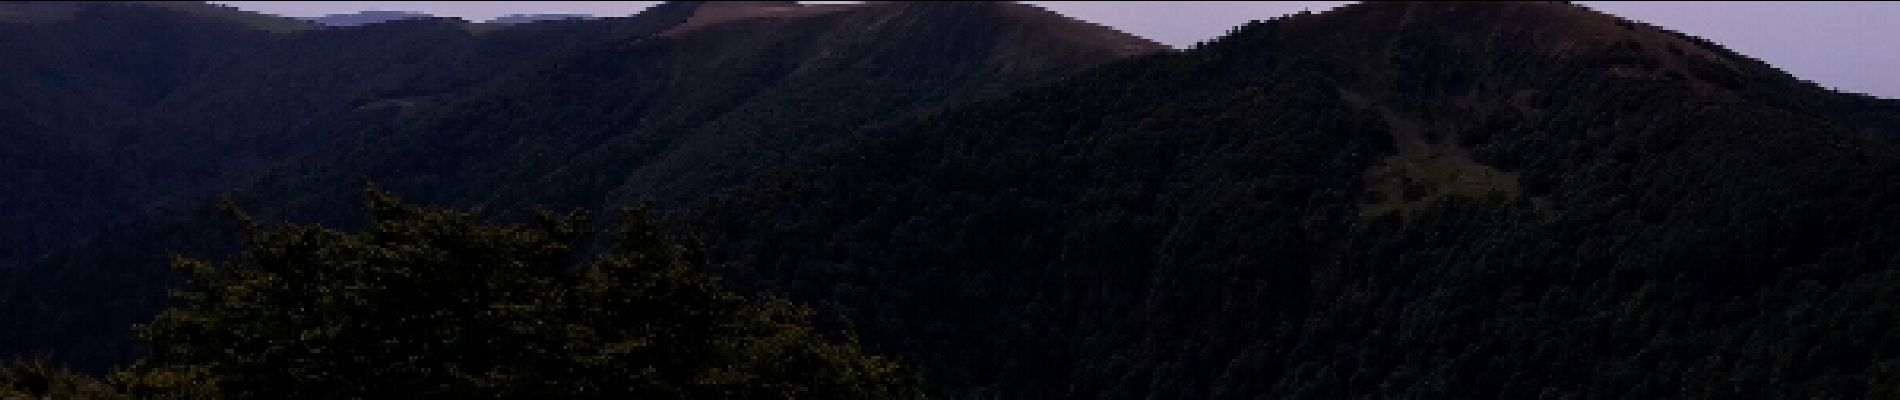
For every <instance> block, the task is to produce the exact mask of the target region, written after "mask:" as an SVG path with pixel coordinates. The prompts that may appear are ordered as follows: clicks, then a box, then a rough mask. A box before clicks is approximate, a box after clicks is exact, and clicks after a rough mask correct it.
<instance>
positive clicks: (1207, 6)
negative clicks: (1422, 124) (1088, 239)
mask: <svg viewBox="0 0 1900 400" xmlns="http://www.w3.org/2000/svg"><path fill="white" fill-rule="evenodd" d="M213 3H220V4H226V5H230V6H233V7H237V8H241V9H246V10H251V11H258V12H264V13H270V14H277V15H284V16H290V17H315V16H322V15H325V14H345V13H352V12H356V11H369V10H375V11H418V12H423V13H428V14H432V15H437V16H443V17H456V18H461V19H465V20H470V21H486V20H489V19H493V18H495V17H499V16H503V15H508V14H593V15H596V16H603V17H618V16H626V15H629V14H634V13H638V12H640V10H644V9H646V8H647V7H649V6H652V5H654V4H657V3H658V2H654V1H537V2H510V1H283V2H279V1H214V2H213ZM806 3H852V2H849V1H808V2H806ZM1025 3H1030V4H1035V5H1037V6H1041V7H1043V8H1046V9H1049V10H1053V11H1056V12H1059V13H1062V14H1064V15H1068V16H1070V17H1074V18H1079V19H1082V20H1087V21H1091V22H1095V23H1098V24H1102V25H1107V26H1111V27H1115V28H1116V29H1119V30H1121V31H1123V32H1127V33H1131V34H1135V35H1138V36H1141V37H1146V38H1149V39H1152V40H1154V41H1157V42H1161V43H1164V44H1167V45H1169V46H1174V47H1177V48H1180V47H1187V46H1190V45H1193V44H1194V43H1196V42H1200V41H1203V40H1208V39H1212V38H1214V37H1216V36H1219V35H1221V34H1222V33H1223V32H1226V31H1227V29H1228V28H1231V27H1234V26H1238V25H1240V24H1243V23H1246V22H1247V21H1249V20H1256V19H1271V18H1275V17H1279V16H1281V15H1284V14H1289V13H1296V12H1299V11H1301V10H1310V11H1313V12H1319V11H1324V10H1327V9H1331V8H1333V7H1337V6H1339V5H1343V4H1348V3H1350V2H1345V1H1284V2H1280V1H1178V2H1133V1H1027V2H1025ZM1578 3H1579V4H1583V5H1585V6H1587V7H1590V8H1592V9H1595V10H1597V11H1601V12H1605V13H1609V14H1613V15H1617V16H1621V17H1624V18H1628V19H1632V20H1637V21H1642V22H1646V23H1650V24H1653V25H1659V26H1662V27H1666V28H1669V29H1673V30H1675V31H1677V32H1682V33H1685V34H1689V35H1694V36H1700V37H1702V38H1704V39H1708V40H1710V41H1713V42H1715V43H1718V44H1721V45H1722V46H1724V47H1728V48H1729V49H1732V50H1735V51H1736V52H1739V53H1742V54H1745V55H1748V56H1751V57H1755V58H1757V59H1760V60H1762V61H1765V62H1767V63H1769V64H1771V65H1775V66H1777V67H1780V68H1781V69H1782V70H1784V71H1787V72H1788V73H1791V74H1794V75H1795V76H1796V77H1800V78H1802V79H1807V80H1810V81H1813V82H1815V83H1817V84H1820V85H1822V86H1824V87H1829V88H1833V89H1836V90H1841V91H1849V92H1856V93H1867V94H1873V95H1876V96H1880V97H1884V98H1889V99H1900V40H1896V39H1900V2H1872V1H1867V2H1861V1H1822V2H1753V1H1751V2H1702V1H1656V2H1622V1H1579V2H1578Z"/></svg>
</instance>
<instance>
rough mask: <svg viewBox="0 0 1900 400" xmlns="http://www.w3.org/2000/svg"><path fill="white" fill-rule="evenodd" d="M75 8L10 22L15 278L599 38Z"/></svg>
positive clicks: (0, 234) (5, 109) (5, 115)
mask: <svg viewBox="0 0 1900 400" xmlns="http://www.w3.org/2000/svg"><path fill="white" fill-rule="evenodd" d="M60 5H61V4H60V3H49V4H40V3H32V4H25V5H0V9H22V10H26V9H32V10H42V11H44V10H43V9H51V8H53V7H55V6H60ZM66 5H67V6H71V7H72V9H71V10H69V11H70V12H71V15H69V16H68V17H67V18H66V19H63V20H47V21H34V22H22V23H0V30H4V31H5V34H3V35H0V49H5V50H6V51H7V52H8V53H9V54H10V57H8V58H7V59H6V60H4V61H0V68H3V69H5V70H6V71H7V76H9V77H10V79H8V80H6V82H3V83H0V124H6V125H5V126H4V128H0V134H3V135H6V136H7V137H6V138H5V139H4V140H6V141H7V143H8V144H9V146H7V150H3V151H7V152H9V153H18V154H17V155H18V156H19V157H7V160H6V161H3V162H5V163H8V164H9V165H8V166H7V168H4V169H0V174H4V175H5V178H6V179H0V191H4V192H7V193H11V194H13V196H8V197H7V198H6V200H0V201H5V202H6V204H5V205H4V206H5V208H4V210H5V213H4V214H3V215H4V216H5V218H8V219H9V220H8V221H7V222H8V223H6V224H0V243H4V244H0V264H12V263H21V262H25V261H30V260H31V259H32V258H34V257H35V256H36V255H37V254H38V253H40V252H43V251H45V250H47V249H49V248H53V247H57V246H59V245H66V244H70V243H71V242H72V241H74V240H78V239H82V238H84V237H86V236H87V235H89V234H91V233H92V232H94V231H96V230H98V229H99V228H100V227H101V226H102V225H104V224H107V223H110V222H112V221H114V220H115V219H119V218H122V217H126V216H129V215H138V212H140V211H141V210H142V209H145V208H148V207H150V206H152V205H154V204H156V203H157V202H159V201H162V200H164V199H167V198H169V197H171V196H176V195H179V194H182V193H195V192H199V191H203V190H205V189H209V188H217V187H222V186H224V185H226V184H228V183H231V182H234V181H235V180H236V179H238V178H241V177H244V176H246V175H248V174H249V173H252V172H255V171H259V170H262V169H264V168H266V167H269V166H272V165H273V164H274V163H277V162H282V161H286V160H290V159H294V158H296V157H299V156H301V155H305V154H312V153H315V152H318V151H320V150H323V149H326V148H328V147H330V146H332V145H334V144H336V143H337V142H338V141H340V140H346V139H350V137H349V136H348V135H347V133H354V132H358V131H362V130H365V129H368V127H371V126H381V125H389V124H390V123H392V122H394V121H395V118H394V116H395V115H397V114H398V112H400V111H413V109H421V108H426V107H428V106H429V105H431V102H433V101H436V100H438V99H439V98H442V97H446V96H448V95H450V94H452V93H455V92H457V91H459V90H462V89H463V88H466V87H468V86H470V85H471V84H473V83H475V82H478V81H481V80H483V79H486V78H487V77H488V76H491V75H494V74H497V73H500V72H503V71H506V70H508V69H510V68H511V66H512V65H516V64H519V63H522V62H525V61H527V60H532V59H534V58H535V57H536V54H538V53H544V52H546V51H548V50H549V48H548V46H546V45H545V43H547V42H561V41H565V40H568V39H567V38H571V37H574V36H577V35H580V34H582V33H584V32H583V31H584V30H585V29H584V28H581V27H576V26H559V27H556V26H546V27H542V26H537V27H533V29H526V28H524V29H514V30H505V31H499V32H494V33H489V34H484V35H481V36H476V35H473V34H471V33H469V32H466V31H465V30H464V29H462V28H460V27H459V26H458V24H455V23H452V22H444V21H412V23H409V24H401V25H402V26H394V25H392V26H377V27H368V28H363V29H337V30H303V31H297V32H283V31H272V30H263V29H258V28H257V27H254V26H252V25H253V24H248V23H244V22H242V21H240V20H236V19H207V18H200V17H199V16H198V14H210V13H214V12H230V13H235V12H236V11H233V10H225V9H220V8H217V7H212V6H208V5H202V4H200V6H202V8H205V9H207V10H197V9H192V8H187V7H185V6H183V5H178V4H167V5H143V4H109V3H108V4H97V3H81V4H66ZM194 13H196V14H194ZM214 15H215V14H214ZM256 18H266V17H262V16H256ZM596 30H597V29H596Z"/></svg>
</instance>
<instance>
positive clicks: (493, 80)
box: [0, 1, 1900, 399]
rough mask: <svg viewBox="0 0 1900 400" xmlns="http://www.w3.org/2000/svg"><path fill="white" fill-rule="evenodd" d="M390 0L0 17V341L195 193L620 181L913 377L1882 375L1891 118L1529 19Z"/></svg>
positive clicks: (1430, 391) (125, 279)
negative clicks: (1203, 37) (350, 5)
mask: <svg viewBox="0 0 1900 400" xmlns="http://www.w3.org/2000/svg"><path fill="white" fill-rule="evenodd" d="M390 13H393V14H390ZM390 13H385V14H383V15H388V16H396V17H401V18H397V19H405V18H406V19H415V20H414V21H405V22H402V23H393V24H369V25H364V26H360V27H357V28H352V29H312V28H313V27H314V25H315V24H313V23H311V22H307V21H298V20H293V19H287V18H275V17H270V16H263V15H257V14H254V13H242V12H236V11H234V10H232V9H228V8H218V7H211V6H206V5H202V4H194V3H167V4H159V5H155V4H147V3H56V4H55V3H47V4H39V3H28V4H14V3H6V4H0V53H4V54H8V55H9V57H5V58H0V75H3V76H8V77H11V79H7V80H0V135H4V136H0V143H3V144H5V146H0V193H7V195H5V196H0V356H11V355H19V354H27V353H32V352H39V351H50V352H52V353H53V354H54V355H56V356H57V357H58V359H59V360H61V361H64V362H69V363H74V364H76V365H80V366H82V367H85V368H86V369H89V370H94V371H100V370H105V369H107V368H109V367H111V366H113V365H115V364H118V363H121V362H124V361H125V360H127V359H129V358H130V357H131V356H132V355H135V354H138V353H139V352H140V351H143V349H141V348H139V346H138V345H137V344H136V343H135V342H133V341H130V340H129V336H128V330H127V329H126V327H127V326H129V325H130V324H133V323H137V322H142V321H145V320H148V319H150V318H151V317H152V314H153V312H154V311H155V310H158V309H159V308H161V307H163V306H164V305H165V304H166V300H165V297H164V294H165V289H166V287H167V285H168V284H171V283H175V282H176V276H174V274H173V273H172V271H170V270H168V269H167V268H166V267H165V258H166V255H167V254H168V252H176V253H179V254H184V255H191V256H197V257H209V256H215V255H222V254H228V251H229V250H231V249H232V248H234V247H235V246H236V245H237V243H234V241H235V238H236V237H238V235H237V234H236V233H235V230H236V229H237V227H236V226H235V224H234V223H232V222H231V221H229V219H228V218H226V217H224V216H222V215H221V214H219V213H218V212H217V211H216V209H215V208H214V207H213V204H214V202H215V200H216V199H217V198H218V197H221V196H228V198H230V199H231V200H232V201H233V202H236V203H237V204H239V205H241V206H243V207H245V208H246V209H248V210H249V211H250V212H251V214H252V215H254V216H256V217H257V218H259V219H260V220H262V221H263V222H265V223H276V222H283V221H297V222H305V223H320V224H323V225H324V226H327V227H333V228H337V229H353V228H356V227H360V226H361V225H362V224H363V222H364V215H363V211H362V210H361V207H357V206H356V205H357V204H360V202H361V198H360V197H361V191H362V189H363V184H364V183H365V182H366V181H373V182H375V183H376V184H377V185H378V186H379V187H380V188H382V189H385V190H388V191H390V192H393V193H396V194H398V195H401V196H402V197H404V198H405V199H407V200H409V201H412V202H416V203H422V204H430V205H442V206H454V207H461V208H469V209H476V210H479V211H478V212H479V213H480V214H481V215H483V216H486V217H489V218H495V219H502V220H520V219H522V218H524V217H525V216H526V215H527V214H528V212H530V211H531V210H534V209H535V208H537V207H546V208H550V209H554V210H562V211H564V210H572V209H580V210H587V211H592V212H596V213H600V212H608V211H611V210H613V209H616V208H620V207H624V206H628V205H632V204H639V203H647V204H651V205H652V206H653V208H654V209H656V210H659V211H660V212H661V213H662V216H663V217H664V218H666V219H667V221H670V222H671V223H673V224H675V225H676V227H677V228H678V229H681V230H683V231H686V232H688V233H691V234H693V235H694V236H695V237H697V238H700V239H702V240H703V241H704V242H705V243H706V257H708V258H709V259H710V260H712V261H713V262H714V263H716V264H718V265H719V266H720V268H721V273H722V274H723V275H724V276H725V278H726V279H727V280H728V281H729V282H731V283H734V284H736V285H738V286H740V287H743V288H745V289H746V290H749V291H755V292H764V293H772V294H776V295H781V296H784V297H786V298H788V299H790V300H792V301H796V302H798V303H802V304H808V305H811V306H812V307H813V308H814V309H815V310H816V312H817V315H816V316H815V317H814V318H816V319H817V321H819V322H820V323H821V324H822V325H823V326H826V327H830V328H849V329H851V330H852V331H854V332H857V337H859V338H860V339H861V340H862V343H863V345H864V347H865V349H867V350H868V351H871V352H874V353H876V354H887V355H890V356H891V357H893V358H894V359H896V360H899V361H901V362H903V363H905V364H907V365H914V366H917V367H920V368H921V370H922V371H924V377H925V382H926V384H927V385H929V386H930V387H931V389H932V390H933V391H934V394H936V395H937V397H942V398H971V399H974V398H1116V399H1119V398H1144V399H1175V398H1181V399H1190V398H1191V399H1201V398H1223V399H1225V398H1663V397H1667V398H1753V397H1771V398H1894V397H1900V389H1897V388H1900V235H1897V234H1895V232H1900V183H1896V182H1900V147H1896V146H1897V145H1896V143H1895V141H1896V140H1900V101H1896V100H1893V99H1879V98H1872V97H1868V96H1862V95H1853V94H1842V93H1835V92H1831V91H1828V90H1825V89H1823V88H1821V87H1819V86H1816V85H1814V84H1812V83H1809V82H1806V81H1803V80H1801V79H1798V78H1797V77H1794V76H1790V75H1788V74H1786V73H1784V72H1782V71H1780V70H1777V69H1775V68H1774V67H1773V66H1770V65H1767V64H1765V63H1762V62H1760V61H1758V60H1754V59H1752V58H1749V57H1747V56H1745V55H1743V54H1739V53H1736V52H1734V51H1731V50H1728V49H1726V48H1724V47H1722V46H1720V45H1718V44H1716V43H1712V42H1709V41H1707V40H1703V39H1700V38H1697V37H1694V36H1691V35H1687V34H1684V33H1680V32H1674V31H1671V30H1668V29H1665V28H1663V27H1657V26H1652V25H1647V24H1643V23H1640V22H1637V21H1630V20H1625V19H1621V18H1618V17H1615V16H1611V15H1606V14H1602V13H1599V12H1596V11H1593V10H1590V9H1588V8H1585V7H1582V6H1578V5H1574V4H1570V3H1568V2H1541V1H1540V2H1389V3H1388V2H1372V3H1361V4H1354V5H1349V6H1343V7H1340V8H1337V9H1333V10H1330V11H1327V12H1323V13H1302V14H1297V15H1289V16H1281V17H1279V18H1274V19H1267V20H1263V21H1257V22H1254V23H1249V24H1246V25H1244V26H1240V27H1238V28H1236V29H1235V30H1233V31H1232V33H1230V34H1228V35H1226V36H1223V37H1221V38H1218V39H1215V40H1212V41H1210V42H1207V43H1205V44H1204V45H1200V46H1196V47H1194V48H1190V49H1183V50H1170V49H1167V48H1165V47H1164V46H1161V45H1159V44H1156V43H1154V42H1152V41H1149V40H1146V39H1142V38H1139V37H1135V36H1132V35H1128V34H1125V33H1122V32H1117V31H1115V30H1113V29H1110V28H1107V27H1103V26H1100V25H1096V24H1092V23H1088V22H1085V21H1079V20H1075V19H1071V18H1067V17H1064V16H1061V15H1058V14H1055V13H1052V12H1049V11H1047V10H1043V9H1040V8H1037V7H1033V6H1028V5H1022V4H1015V3H997V2H948V3H938V2H928V3H926V2H917V3H908V2H867V3H865V4H846V5H801V4H799V3H796V2H789V1H785V2H771V1H761V2H668V3H664V4H661V5H658V6H655V7H652V8H650V9H648V10H646V11H644V12H642V13H640V14H638V15H634V16H631V17H626V18H601V19H586V18H580V19H582V20H580V21H574V22H572V23H548V24H512V23H510V24H503V23H501V22H499V20H498V21H497V22H496V25H495V26H494V27H493V28H492V29H487V28H485V29H484V30H480V31H479V32H478V31H477V30H473V29H469V28H470V27H471V26H473V25H474V24H471V23H468V22H465V21H460V20H455V19H445V18H427V17H426V16H422V17H415V16H416V15H417V14H413V13H401V12H390ZM1266 17H1269V16H1262V18H1266ZM559 18H566V17H565V16H564V17H559ZM367 20H369V19H362V20H361V21H367ZM385 21H387V20H385ZM510 21H514V20H510ZM326 25H327V23H326Z"/></svg>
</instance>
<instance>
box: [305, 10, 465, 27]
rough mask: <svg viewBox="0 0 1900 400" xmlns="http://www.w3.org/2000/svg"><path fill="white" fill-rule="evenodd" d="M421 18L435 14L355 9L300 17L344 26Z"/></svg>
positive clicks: (324, 23)
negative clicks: (319, 15) (345, 12)
mask: <svg viewBox="0 0 1900 400" xmlns="http://www.w3.org/2000/svg"><path fill="white" fill-rule="evenodd" d="M423 18H435V16H433V15H429V14H424V13H419V12H413V11H357V12H354V13H349V14H330V15H325V16H321V17H311V18H302V19H304V20H308V21H311V22H316V23H318V24H321V25H323V26H338V27H346V26H363V25H369V24H380V23H384V22H389V21H401V20H406V19H423Z"/></svg>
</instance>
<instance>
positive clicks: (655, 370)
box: [0, 188, 921, 399]
mask: <svg viewBox="0 0 1900 400" xmlns="http://www.w3.org/2000/svg"><path fill="white" fill-rule="evenodd" d="M368 193H369V196H368V197H369V202H368V203H369V207H370V214H371V216H372V223H371V224H370V226H369V228H367V229H365V230H363V231H361V232H356V233H350V232H341V231H337V230H332V229H328V228H324V227H321V226H301V225H274V226H268V227H267V226H265V225H264V224H261V223H258V222H257V221H255V220H253V219H252V218H250V217H248V216H246V215H245V214H244V213H243V212H242V211H239V210H238V209H237V208H236V207H235V206H233V205H231V204H230V203H228V202H227V203H226V208H227V210H229V212H230V213H231V214H232V215H234V216H236V218H237V219H238V221H239V222H240V224H242V225H243V226H244V231H245V242H246V244H245V248H244V250H243V251H242V252H241V253H240V254H238V255H237V256H235V257H232V258H231V259H230V260H228V261H225V262H222V263H212V262H207V261H202V260H196V259H190V258H185V257H174V261H173V266H174V267H175V268H177V269H179V270H180V271H182V272H184V273H185V274H186V275H187V277H188V278H187V280H188V282H189V285H188V288H187V289H184V290H181V291H178V292H177V293H176V295H177V297H178V298H179V299H180V300H181V302H180V305H179V306H177V307H175V308H172V309H170V310H167V311H166V312H164V313H163V314H161V315H160V316H159V317H158V318H157V319H156V320H154V321H152V322H151V323H150V324H146V325H142V326H139V327H138V328H137V330H138V332H139V335H140V336H141V337H142V338H144V339H145V340H147V341H149V342H150V344H151V346H152V351H151V353H150V354H149V355H147V356H146V357H145V358H144V359H142V360H140V361H139V362H137V363H135V364H134V365H132V366H131V367H129V368H127V369H124V370H121V371H118V372H115V373H114V374H113V375H112V376H111V377H110V378H109V379H108V382H107V383H105V384H101V383H98V382H91V381H88V380H87V379H85V378H84V377H83V376H78V375H75V374H71V373H69V372H64V371H63V370H60V369H57V368H53V367H50V366H48V365H46V363H45V362H44V361H43V360H40V361H35V362H28V363H24V364H20V365H16V366H14V367H11V368H8V369H5V370H0V395H6V396H16V395H22V394H24V395H27V396H32V397H37V396H48V395H55V396H74V397H80V396H81V395H75V394H74V393H79V394H82V395H84V396H83V397H96V398H111V397H117V396H130V397H136V398H232V399H245V398H369V397H398V398H444V397H447V398H466V397H475V396H481V397H501V398H673V399H685V398H722V399H729V398H738V399H745V398H772V399H784V398H812V399H834V398H837V399H851V398H860V399H868V398H876V399H886V398H917V397H920V396H921V393H920V392H919V391H918V389H917V380H918V377H917V375H916V374H915V373H913V372H911V371H909V370H907V369H904V368H902V367H900V366H899V365H898V364H896V363H895V362H893V361H891V360H887V359H884V358H880V357H877V356H871V355H866V354H863V353H862V352H860V351H859V350H858V348H857V347H856V345H855V342H854V339H846V340H845V341H844V342H843V343H841V344H839V343H833V342H832V341H831V340H829V339H828V338H826V337H825V335H823V334H822V333H821V332H817V331H815V330H813V329H812V328H809V327H808V326H809V323H808V321H809V318H810V312H809V311H807V310H806V309H805V308H802V307H799V306H796V305H793V304H791V303H788V302H786V301H783V300H779V299H775V298H765V299H749V298H746V297H744V296H740V295H738V294H735V293H733V292H731V291H728V290H726V289H725V288H723V287H722V285H721V284H720V281H719V280H718V279H717V278H716V277H715V276H714V275H713V274H712V272H711V271H709V270H708V269H707V266H706V264H705V263H704V262H703V261H702V257H701V256H700V254H699V252H698V250H697V249H698V246H695V245H688V244H682V242H681V241H680V240H677V239H676V238H675V237H674V236H673V235H670V234H668V233H667V232H666V230H665V229H663V228H662V227H660V226H658V225H657V224H656V223H655V222H654V221H653V220H652V219H651V218H650V217H649V216H648V214H647V212H646V211H645V209H644V208H635V209H630V210H627V211H625V212H623V213H622V215H621V216H620V222H621V223H620V225H619V227H618V228H617V229H615V230H614V231H612V232H611V234H612V235H613V237H614V238H615V239H616V240H614V245H613V246H611V247H610V248H609V249H606V250H604V251H601V252H600V253H601V254H599V255H598V256H592V257H588V256H586V253H587V252H586V251H584V248H585V246H584V244H585V243H586V239H587V238H588V237H589V236H590V233H591V232H590V230H589V227H590V226H592V225H590V224H589V223H588V222H587V220H588V216H587V215H586V214H585V213H583V212H579V211H576V212H571V213H568V214H565V215H557V214H554V213H549V212H545V211H544V212H540V213H538V214H537V215H536V217H535V218H534V220H533V221H532V222H531V223H527V224H506V223H490V222H485V221H483V220H482V219H481V218H479V217H478V216H477V215H475V214H473V213H470V212H463V211H455V210H441V209H430V208H424V207H419V206H414V205H408V204H403V203H402V202H400V201H399V200H398V199H396V198H395V197H393V196H390V195H388V194H386V193H383V192H381V191H378V190H376V189H374V188H371V189H370V190H369V191H368ZM108 386H109V387H110V388H111V389H110V390H107V389H105V388H106V387H108Z"/></svg>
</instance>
